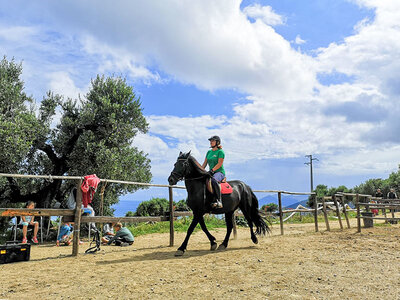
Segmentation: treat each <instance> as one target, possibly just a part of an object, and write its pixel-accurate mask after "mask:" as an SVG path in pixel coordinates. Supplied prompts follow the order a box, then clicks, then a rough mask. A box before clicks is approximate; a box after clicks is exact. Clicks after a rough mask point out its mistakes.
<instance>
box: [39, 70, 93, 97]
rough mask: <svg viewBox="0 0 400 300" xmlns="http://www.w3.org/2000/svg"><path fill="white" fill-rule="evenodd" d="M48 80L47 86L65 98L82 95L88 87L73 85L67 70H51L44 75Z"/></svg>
mask: <svg viewBox="0 0 400 300" xmlns="http://www.w3.org/2000/svg"><path fill="white" fill-rule="evenodd" d="M46 77H47V78H48V80H49V84H48V88H49V89H50V90H51V91H53V92H55V93H58V94H60V95H63V96H65V97H67V98H72V99H78V96H79V95H84V94H85V93H86V91H87V90H88V87H86V88H84V89H80V88H78V87H76V86H75V83H74V81H73V80H72V79H71V77H70V75H69V73H68V72H65V71H59V72H53V73H50V74H48V75H47V76H46Z"/></svg>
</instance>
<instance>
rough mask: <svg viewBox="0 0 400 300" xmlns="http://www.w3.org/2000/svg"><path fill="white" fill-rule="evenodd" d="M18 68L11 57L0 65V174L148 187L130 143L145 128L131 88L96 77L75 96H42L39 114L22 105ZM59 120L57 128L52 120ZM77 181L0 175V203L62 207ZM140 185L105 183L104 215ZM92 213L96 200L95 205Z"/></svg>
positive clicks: (145, 166) (146, 171)
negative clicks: (101, 180) (30, 202)
mask: <svg viewBox="0 0 400 300" xmlns="http://www.w3.org/2000/svg"><path fill="white" fill-rule="evenodd" d="M21 73H22V67H21V65H20V64H16V63H15V62H14V61H13V60H12V61H7V60H6V58H4V59H3V60H2V61H1V62H0V112H1V114H0V171H1V172H4V173H22V174H40V175H42V174H51V175H71V176H76V175H80V176H81V175H88V174H96V175H97V176H98V177H99V178H109V179H118V180H126V181H137V182H150V180H151V173H150V160H149V159H148V157H147V154H145V153H144V152H142V151H140V150H139V149H138V148H136V147H135V146H133V144H132V143H133V141H134V138H135V136H136V135H137V134H138V133H146V132H147V131H148V124H147V122H146V119H145V117H144V116H143V114H142V108H141V102H140V99H139V98H138V97H136V95H135V93H134V91H133V88H132V87H131V86H129V85H128V84H127V83H126V80H125V79H123V78H120V77H108V78H105V77H104V76H97V77H96V78H95V79H94V80H92V82H91V87H90V89H89V92H88V93H87V94H86V96H85V97H82V98H79V99H75V100H73V99H64V98H63V97H62V96H60V95H55V94H53V93H51V92H48V93H47V95H46V97H44V99H43V100H42V101H41V103H40V107H39V109H38V110H36V111H38V113H37V115H35V113H34V110H33V108H30V109H29V108H28V107H27V105H28V104H29V103H30V102H32V99H31V98H29V97H27V96H26V95H25V93H24V92H23V85H24V84H23V82H22V81H21V80H20V75H21ZM56 113H57V115H60V116H61V117H60V119H59V121H58V122H57V124H54V121H55V117H56ZM72 186H76V182H72V181H61V180H53V181H49V180H32V179H18V180H15V179H11V178H10V179H5V178H0V205H1V204H3V206H4V205H5V203H8V204H10V203H16V202H26V201H27V200H33V201H35V202H36V203H37V207H49V206H50V205H51V202H52V201H60V202H63V201H65V199H66V198H67V194H68V192H69V190H70V189H71V187H72ZM139 188H143V187H140V186H134V185H121V184H108V185H107V188H106V190H105V194H104V211H105V212H104V214H105V215H110V214H112V210H111V209H110V206H111V205H112V204H115V203H117V202H118V197H119V196H121V195H123V194H126V193H128V192H134V191H136V190H138V189H139ZM93 203H94V208H95V210H96V211H97V212H98V208H99V203H100V195H99V193H96V196H95V199H94V201H93Z"/></svg>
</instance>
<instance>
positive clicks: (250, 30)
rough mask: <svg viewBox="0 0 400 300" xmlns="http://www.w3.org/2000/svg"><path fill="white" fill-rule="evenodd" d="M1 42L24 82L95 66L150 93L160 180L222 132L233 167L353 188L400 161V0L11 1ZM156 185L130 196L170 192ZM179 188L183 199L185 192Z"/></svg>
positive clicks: (79, 85)
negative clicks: (310, 162) (309, 158)
mask: <svg viewBox="0 0 400 300" xmlns="http://www.w3.org/2000/svg"><path fill="white" fill-rule="evenodd" d="M0 3H1V5H0V50H1V51H0V52H1V55H6V56H7V57H8V58H12V57H14V58H15V59H16V60H17V61H22V62H23V67H24V73H23V79H24V81H25V85H26V92H27V93H28V94H32V95H33V96H34V97H35V99H36V100H37V102H39V101H40V100H41V99H42V97H43V95H45V93H46V91H48V90H52V91H54V92H57V93H60V94H62V95H64V96H65V97H72V98H76V97H77V96H78V95H79V94H80V95H85V93H86V92H87V90H88V87H89V85H90V79H91V78H94V77H95V76H96V75H97V74H105V75H112V74H117V75H122V76H124V77H126V78H127V80H128V82H129V83H130V84H131V85H132V86H134V89H135V91H136V93H137V95H138V96H140V97H141V101H142V106H143V112H144V114H145V115H146V117H147V119H148V121H149V124H150V132H149V134H147V135H141V136H138V137H137V138H136V139H135V141H134V145H135V146H137V147H139V148H140V149H142V150H144V151H145V152H147V153H148V154H149V157H150V158H151V160H152V173H153V182H154V183H166V178H167V177H168V175H169V173H170V171H171V168H172V166H173V163H174V161H175V159H176V157H177V155H178V153H179V151H189V150H191V151H192V153H193V154H194V155H195V157H197V158H198V160H199V161H202V160H203V158H204V155H205V152H206V150H207V148H208V141H207V138H208V137H209V136H212V135H215V134H218V135H219V136H221V138H222V144H223V146H224V149H225V152H226V161H225V163H226V169H227V172H228V178H229V179H241V180H243V181H245V182H247V183H248V184H250V185H251V186H252V187H254V188H256V189H283V190H291V191H308V190H309V186H310V183H309V169H308V167H307V166H306V165H304V162H305V161H306V158H305V157H304V156H305V155H306V154H313V155H314V156H315V157H318V158H319V161H318V162H316V163H315V170H314V174H315V177H314V183H315V185H316V184H319V183H323V184H326V185H328V186H338V185H346V186H349V187H352V186H354V185H357V184H360V183H361V182H363V181H365V180H366V179H368V178H375V177H387V176H388V174H389V173H390V172H392V171H395V170H397V168H398V163H399V161H400V151H399V149H400V144H399V143H400V139H399V136H398V132H399V131H398V130H399V129H400V121H399V118H398V115H399V113H400V106H399V103H400V102H399V101H398V100H399V94H400V91H399V88H398V87H399V86H400V80H399V79H398V78H400V76H399V75H400V63H399V62H400V59H399V58H400V57H399V56H400V29H399V28H398V26H397V25H398V20H399V18H400V16H399V15H400V4H399V3H398V1H395V0H393V1H390V0H386V1H379V0H326V1H318V0H309V1H295V0H274V1H252V0H244V1H240V0H220V1H211V0H204V1H189V0H186V1H185V0H182V1H127V0H126V1H120V0H117V1H113V2H112V3H111V2H106V1H104V2H102V3H101V4H99V3H100V2H98V1H94V0H88V1H80V2H78V1H74V2H70V1H64V0H63V1H57V2H54V1H40V2H39V1H38V2H32V1H30V2H26V1H19V0H17V1H12V2H10V1H3V0H0ZM166 195H167V193H166V191H165V190H164V189H157V188H154V189H150V190H145V191H141V192H139V193H137V194H135V195H129V196H124V199H140V200H143V199H148V198H150V197H159V196H166ZM176 197H178V199H179V198H184V193H183V192H182V191H176Z"/></svg>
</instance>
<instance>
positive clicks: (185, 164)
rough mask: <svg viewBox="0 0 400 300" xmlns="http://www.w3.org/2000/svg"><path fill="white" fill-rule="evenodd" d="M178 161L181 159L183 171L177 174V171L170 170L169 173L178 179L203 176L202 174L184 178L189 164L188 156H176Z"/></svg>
mask: <svg viewBox="0 0 400 300" xmlns="http://www.w3.org/2000/svg"><path fill="white" fill-rule="evenodd" d="M178 161H183V171H182V174H179V173H178V172H175V171H172V172H171V174H172V175H173V176H174V177H175V178H176V179H177V180H178V181H180V180H183V179H185V180H196V179H200V178H204V175H202V176H199V177H194V178H185V176H186V175H187V170H188V168H189V166H190V164H189V157H188V158H178Z"/></svg>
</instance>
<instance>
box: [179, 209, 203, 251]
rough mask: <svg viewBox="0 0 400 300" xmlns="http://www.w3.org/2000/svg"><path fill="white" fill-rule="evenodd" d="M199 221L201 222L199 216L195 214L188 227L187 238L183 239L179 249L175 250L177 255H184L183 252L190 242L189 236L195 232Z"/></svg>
mask: <svg viewBox="0 0 400 300" xmlns="http://www.w3.org/2000/svg"><path fill="white" fill-rule="evenodd" d="M197 223H199V216H197V215H194V216H193V221H192V223H191V224H190V226H189V229H188V231H187V233H186V238H185V240H184V241H183V243H182V245H181V246H180V247H179V248H178V250H177V251H176V252H175V256H182V255H183V253H185V251H186V247H187V244H188V242H189V238H190V236H191V234H192V233H193V230H194V228H195V227H196V225H197Z"/></svg>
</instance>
